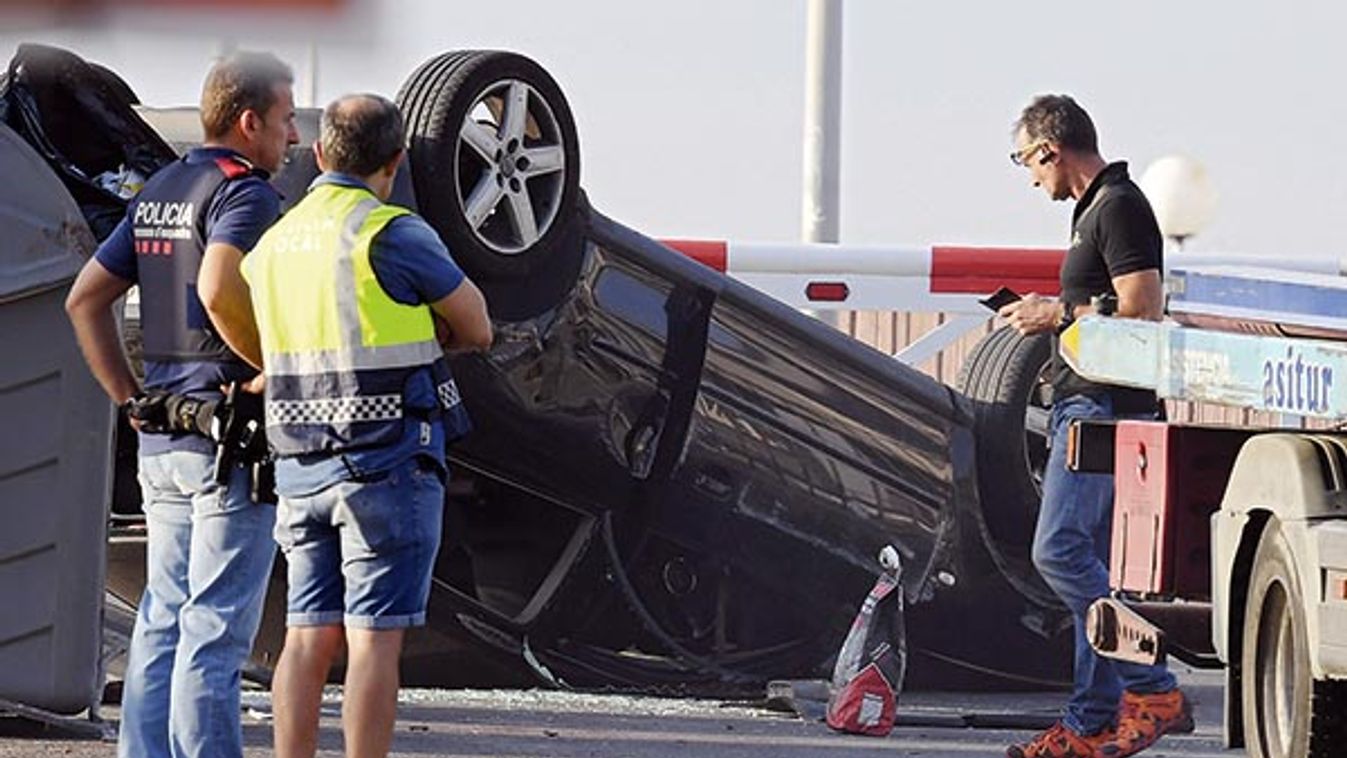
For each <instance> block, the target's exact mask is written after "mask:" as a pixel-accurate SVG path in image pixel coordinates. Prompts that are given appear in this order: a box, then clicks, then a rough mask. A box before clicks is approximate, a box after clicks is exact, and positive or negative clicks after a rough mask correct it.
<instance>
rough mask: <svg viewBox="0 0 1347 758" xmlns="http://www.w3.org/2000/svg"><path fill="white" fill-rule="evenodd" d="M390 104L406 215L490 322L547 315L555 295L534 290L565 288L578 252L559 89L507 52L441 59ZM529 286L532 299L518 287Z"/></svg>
mask: <svg viewBox="0 0 1347 758" xmlns="http://www.w3.org/2000/svg"><path fill="white" fill-rule="evenodd" d="M397 102H398V106H399V107H400V108H401V109H402V112H403V115H404V117H405V119H406V122H407V131H408V142H409V162H410V170H411V175H412V186H413V188H414V190H415V193H416V201H417V207H418V208H419V209H420V211H421V213H422V215H423V216H424V217H425V218H426V220H427V221H428V222H429V223H430V224H431V226H433V227H434V228H435V229H436V231H438V232H439V234H440V237H441V238H442V239H443V240H444V242H445V244H446V245H447V246H448V247H449V250H450V252H451V254H452V255H453V256H454V259H455V260H456V261H457V262H458V263H459V265H460V266H462V268H463V269H464V271H465V272H467V274H468V276H469V277H471V278H472V279H473V280H474V282H476V283H477V284H478V285H479V286H481V287H483V289H484V290H486V291H487V299H488V302H489V303H490V304H491V306H492V312H493V315H497V312H498V311H499V310H500V308H499V307H498V306H501V305H504V306H505V307H506V309H507V310H511V311H518V310H520V309H521V308H522V309H523V310H538V309H539V308H541V307H546V306H548V305H550V304H551V303H549V302H544V301H549V300H551V301H555V300H556V299H557V292H556V289H557V288H556V287H555V286H552V287H545V286H542V283H541V282H538V281H537V280H542V279H551V280H554V279H555V278H556V276H557V275H558V273H560V272H561V271H562V270H564V272H569V273H570V274H571V278H570V281H572V282H573V281H574V278H575V274H576V272H577V271H578V259H579V257H580V255H581V253H582V252H583V240H582V239H580V238H579V237H578V236H577V235H576V234H573V233H570V232H571V230H572V227H574V226H575V225H576V223H577V217H578V215H579V214H577V208H578V207H579V206H580V205H582V203H581V201H580V189H579V187H580V152H579V147H578V143H577V139H576V134H575V122H574V120H573V118H572V116H571V111H570V107H569V106H568V105H567V104H566V100H565V98H564V97H563V96H562V94H561V89H560V87H558V86H557V84H556V82H555V81H554V80H553V79H552V77H551V76H549V75H548V74H547V72H546V71H544V70H543V69H542V67H540V66H539V65H538V64H536V63H534V62H533V61H531V60H529V59H528V58H525V57H523V56H521V55H517V54H515V53H507V52H498V51H469V52H452V53H445V54H443V55H440V56H438V57H436V58H432V59H431V60H429V61H427V62H425V63H424V64H422V65H421V67H420V68H418V69H417V70H416V71H415V72H414V73H413V74H412V75H411V77H410V78H408V80H407V82H406V83H405V84H403V86H402V89H401V90H400V91H399V92H398V96H397ZM530 282H534V283H537V284H539V287H541V289H538V288H534V289H532V290H531V289H530V288H529V287H528V286H523V288H522V289H521V285H527V284H528V283H530ZM521 301H522V302H521Z"/></svg>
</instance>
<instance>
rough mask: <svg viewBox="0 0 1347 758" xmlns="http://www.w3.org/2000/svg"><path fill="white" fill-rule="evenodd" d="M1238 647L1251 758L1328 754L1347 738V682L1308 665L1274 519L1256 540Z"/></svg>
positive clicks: (1302, 622) (1298, 600)
mask: <svg viewBox="0 0 1347 758" xmlns="http://www.w3.org/2000/svg"><path fill="white" fill-rule="evenodd" d="M1244 610H1245V613H1244V636H1243V638H1242V639H1243V650H1242V651H1241V665H1242V671H1243V676H1242V687H1243V692H1242V700H1243V709H1244V712H1243V722H1244V738H1245V747H1246V749H1247V750H1248V753H1249V756H1250V758H1327V757H1328V756H1329V755H1338V754H1339V753H1338V751H1339V750H1340V749H1341V747H1340V746H1341V745H1342V743H1343V741H1344V740H1347V716H1344V713H1343V706H1344V705H1347V702H1344V701H1345V700H1347V697H1345V696H1347V690H1344V687H1343V683H1342V682H1330V681H1315V680H1314V679H1313V678H1312V677H1313V673H1312V671H1311V670H1310V656H1309V637H1308V634H1307V630H1306V619H1305V596H1304V594H1303V592H1302V591H1301V587H1300V580H1299V577H1298V576H1297V574H1296V570H1295V563H1294V561H1293V559H1292V557H1291V549H1290V545H1288V544H1287V542H1286V537H1285V535H1283V534H1282V530H1281V526H1280V523H1279V522H1278V521H1277V520H1276V519H1271V520H1269V521H1268V523H1267V525H1266V526H1265V527H1264V529H1263V536H1262V538H1261V539H1260V540H1259V542H1258V551H1257V553H1256V554H1255V556H1254V561H1253V576H1252V577H1251V578H1250V580H1249V591H1248V595H1247V601H1246V603H1245V607H1244Z"/></svg>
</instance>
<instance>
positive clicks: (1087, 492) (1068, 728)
mask: <svg viewBox="0 0 1347 758" xmlns="http://www.w3.org/2000/svg"><path fill="white" fill-rule="evenodd" d="M1011 160H1012V161H1014V162H1015V163H1016V164H1017V165H1020V166H1023V167H1025V168H1027V169H1028V170H1029V173H1030V176H1031V178H1032V181H1033V184H1034V186H1035V187H1042V188H1043V189H1044V191H1046V192H1047V193H1048V196H1049V197H1051V198H1052V199H1053V200H1075V201H1076V208H1075V212H1074V213H1073V214H1072V219H1071V247H1070V249H1068V250H1067V253H1066V257H1065V259H1064V260H1063V261H1062V269H1061V273H1060V277H1061V289H1062V295H1061V298H1060V299H1052V298H1044V297H1039V296H1038V295H1034V294H1030V295H1027V296H1026V297H1024V298H1023V299H1022V300H1020V301H1018V302H1015V303H1011V304H1010V305H1007V306H1005V307H1004V308H1002V309H1001V311H1000V315H1001V316H1003V317H1005V318H1006V320H1007V321H1009V322H1010V325H1011V326H1013V327H1014V328H1016V329H1017V330H1019V331H1020V332H1021V333H1022V334H1039V333H1042V332H1049V333H1053V334H1057V333H1059V332H1061V331H1062V330H1063V329H1065V328H1066V327H1067V326H1069V325H1070V324H1071V322H1072V321H1074V320H1075V319H1076V318H1078V317H1080V316H1083V315H1086V314H1089V313H1094V312H1095V308H1094V306H1092V305H1091V298H1093V297H1094V296H1096V295H1111V296H1114V297H1116V299H1117V306H1116V315H1117V316H1120V317H1124V318H1141V319H1148V320H1151V321H1158V320H1159V319H1160V318H1161V316H1162V315H1163V310H1164V298H1163V289H1162V287H1161V283H1160V270H1161V252H1162V249H1163V241H1162V238H1161V236H1160V230H1159V228H1158V226H1157V225H1156V222H1155V215H1154V214H1153V213H1152V212H1151V207H1150V204H1149V203H1148V202H1147V201H1146V197H1145V196H1144V195H1143V194H1142V193H1141V190H1140V189H1139V188H1138V187H1137V186H1136V185H1135V184H1133V183H1132V180H1131V179H1130V178H1128V175H1127V164H1126V163H1123V162H1117V163H1105V161H1104V159H1103V158H1101V157H1100V155H1099V149H1098V145H1097V140H1096V137H1095V130H1094V124H1093V123H1091V121H1090V117H1089V115H1088V114H1086V112H1085V110H1084V109H1083V108H1081V107H1080V106H1079V105H1077V104H1076V101H1075V100H1072V99H1071V98H1070V97H1067V96H1065V95H1042V96H1039V97H1037V98H1035V99H1034V100H1033V102H1031V103H1030V104H1029V105H1028V106H1027V107H1026V108H1025V109H1024V111H1023V112H1022V113H1021V114H1020V117H1019V119H1018V120H1017V121H1016V122H1015V152H1014V153H1012V154H1011ZM1053 356H1054V357H1053V364H1052V377H1053V406H1052V420H1051V435H1052V436H1051V444H1052V450H1051V454H1050V455H1049V458H1048V466H1047V470H1046V471H1045V473H1044V477H1043V502H1042V506H1041V507H1040V509H1039V516H1038V526H1037V529H1036V531H1035V534H1034V550H1033V557H1034V565H1035V566H1036V567H1037V568H1038V571H1039V573H1040V574H1042V576H1043V579H1044V580H1045V581H1046V582H1047V583H1048V586H1050V587H1052V589H1053V591H1054V592H1056V593H1057V595H1058V596H1059V597H1061V599H1062V601H1063V602H1064V603H1066V605H1067V607H1069V608H1070V609H1071V611H1072V613H1073V614H1074V615H1075V625H1076V629H1075V647H1076V660H1075V688H1074V691H1073V692H1072V695H1071V699H1070V701H1068V703H1067V706H1066V708H1065V710H1064V712H1063V714H1062V719H1061V721H1059V722H1058V723H1057V724H1055V725H1053V727H1052V728H1050V729H1048V730H1047V731H1045V732H1043V733H1042V734H1039V735H1038V736H1036V737H1035V738H1034V739H1033V740H1031V741H1029V742H1027V743H1024V744H1017V745H1012V746H1011V747H1010V748H1009V749H1008V750H1007V755H1009V756H1011V758H1093V756H1096V755H1098V756H1105V757H1106V758H1122V756H1128V755H1133V754H1135V753H1137V752H1139V751H1141V750H1143V749H1145V748H1146V747H1148V746H1150V745H1151V744H1153V743H1154V742H1155V741H1156V740H1157V739H1159V738H1160V736H1161V735H1163V734H1165V733H1167V732H1176V731H1190V730H1191V729H1192V728H1193V721H1192V715H1191V714H1192V709H1191V707H1190V706H1189V704H1188V702H1187V700H1185V698H1184V697H1183V693H1182V692H1180V691H1179V689H1178V687H1177V685H1176V683H1175V681H1174V676H1173V675H1172V674H1170V673H1169V670H1168V669H1167V668H1166V667H1165V666H1163V665H1160V666H1141V665H1138V664H1133V663H1125V662H1121V661H1114V660H1111V659H1108V658H1101V657H1100V656H1098V655H1096V654H1095V652H1094V651H1093V650H1092V649H1091V648H1090V645H1089V642H1088V640H1087V639H1086V636H1085V631H1084V626H1085V610H1086V609H1087V608H1089V606H1090V604H1091V603H1093V602H1094V601H1095V600H1098V599H1099V598H1101V597H1104V596H1106V595H1107V594H1108V591H1109V587H1108V578H1109V577H1108V566H1107V565H1106V561H1107V556H1108V549H1109V547H1108V546H1109V533H1110V529H1111V527H1112V522H1113V479H1112V477H1111V476H1110V475H1107V474H1079V473H1075V472H1072V471H1068V470H1067V468H1066V432H1067V427H1068V425H1069V423H1070V422H1071V420H1073V419H1078V418H1091V419H1109V418H1120V417H1142V418H1154V417H1155V415H1156V412H1157V410H1158V403H1157V400H1156V397H1155V394H1154V393H1153V392H1150V391H1145V390H1136V389H1129V388H1126V387H1117V386H1111V385H1105V384H1097V383H1094V382H1089V381H1086V380H1085V379H1082V378H1081V377H1080V376H1078V375H1077V374H1076V373H1075V372H1073V371H1072V370H1071V369H1070V368H1069V367H1067V365H1066V364H1065V362H1064V361H1063V360H1062V359H1061V356H1060V355H1059V354H1058V353H1057V351H1056V350H1054V351H1053Z"/></svg>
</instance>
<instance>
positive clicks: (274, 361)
mask: <svg viewBox="0 0 1347 758" xmlns="http://www.w3.org/2000/svg"><path fill="white" fill-rule="evenodd" d="M406 213H409V211H406V210H404V209H401V208H397V207H395V206H391V205H385V204H383V203H381V202H379V201H378V200H377V199H376V198H375V197H374V196H373V195H372V194H371V193H370V192H369V191H367V190H364V189H360V188H351V187H341V186H338V185H333V184H327V185H321V186H319V187H316V188H314V189H313V190H312V191H310V192H309V194H308V195H307V196H306V197H305V198H304V199H303V200H302V201H301V202H300V203H299V204H298V205H296V206H295V207H294V208H292V209H291V210H290V212H289V213H287V214H286V215H285V217H284V218H282V219H281V221H280V222H278V223H277V224H276V225H275V226H274V227H272V229H271V230H269V231H268V232H267V233H266V234H265V235H264V236H263V237H262V239H261V241H260V242H258V244H257V247H256V249H254V251H253V252H252V254H250V255H248V256H247V257H246V258H245V259H244V263H243V272H244V277H245V278H246V279H247V280H248V281H249V283H250V285H251V288H252V297H253V309H254V312H255V313H256V314H257V322H258V330H259V334H260V336H261V341H262V352H263V355H264V359H263V363H264V365H265V367H266V374H267V403H266V414H267V434H268V438H269V439H270V440H271V442H272V445H273V447H274V448H275V449H276V452H277V453H278V454H281V455H294V454H300V453H306V452H318V451H334V452H335V451H340V450H347V449H354V448H360V447H368V446H373V445H379V444H387V443H389V442H392V441H395V440H396V439H398V438H399V436H400V434H401V431H402V423H401V420H402V418H403V416H404V406H405V404H406V402H405V397H404V386H405V384H406V383H407V382H408V381H409V380H410V378H411V376H412V374H413V373H415V372H417V371H421V370H426V369H429V370H430V373H431V376H432V377H433V383H434V385H433V386H434V389H435V395H436V398H437V399H438V400H439V407H438V408H422V409H417V410H419V413H418V414H417V415H419V416H420V417H422V418H424V417H426V416H427V415H430V414H435V415H438V413H439V412H440V411H455V412H456V414H455V415H456V418H457V416H458V415H461V414H462V413H463V410H462V408H461V403H459V402H458V389H457V387H455V386H454V385H453V379H452V378H450V377H449V374H448V368H447V366H446V365H444V359H443V353H442V351H441V348H440V346H439V343H438V342H437V341H436V340H435V327H434V322H433V320H432V316H431V312H430V309H429V307H427V306H426V305H416V306H408V305H404V304H401V303H398V302H397V301H395V300H393V299H392V298H390V297H389V296H388V294H387V293H386V292H384V290H383V288H382V287H381V286H380V285H379V283H378V280H377V278H376V277H375V275H374V271H373V268H372V267H371V264H370V260H369V257H370V243H371V242H372V241H373V240H374V238H375V236H376V235H378V233H379V232H380V231H382V230H383V228H384V227H385V226H387V224H388V223H389V222H390V221H392V220H393V219H395V218H397V217H398V216H401V215H404V214H406ZM450 399H452V400H453V401H454V402H453V403H448V402H446V401H447V400H450ZM455 423H457V424H460V425H461V426H462V427H463V428H462V429H461V430H460V431H458V432H457V433H456V434H453V436H457V435H458V434H461V433H462V431H466V417H463V418H459V419H458V420H457V421H456V422H455ZM450 431H451V433H452V432H454V430H453V429H452V428H451V430H450Z"/></svg>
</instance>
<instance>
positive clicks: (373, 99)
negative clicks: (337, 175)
mask: <svg viewBox="0 0 1347 758" xmlns="http://www.w3.org/2000/svg"><path fill="white" fill-rule="evenodd" d="M318 141H319V143H320V144H321V145H322V147H323V159H324V160H325V161H326V162H327V167H328V168H329V169H331V170H333V171H340V172H341V173H343V174H350V175H351V176H369V175H370V174H373V173H374V172H376V171H378V170H379V169H381V168H383V167H384V166H386V165H388V162H389V161H391V160H393V158H394V157H396V156H397V154H398V153H399V152H401V151H402V149H403V147H404V146H405V145H406V143H407V136H406V132H405V130H404V128H403V125H402V112H401V111H399V110H398V107H397V106H396V105H394V104H393V103H392V102H391V101H389V100H388V99H387V98H385V97H381V96H379V95H372V94H359V95H345V96H343V97H339V98H337V99H336V100H333V101H332V102H331V103H330V104H329V105H328V106H327V108H325V109H323V119H322V126H321V128H320V130H319V133H318Z"/></svg>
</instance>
